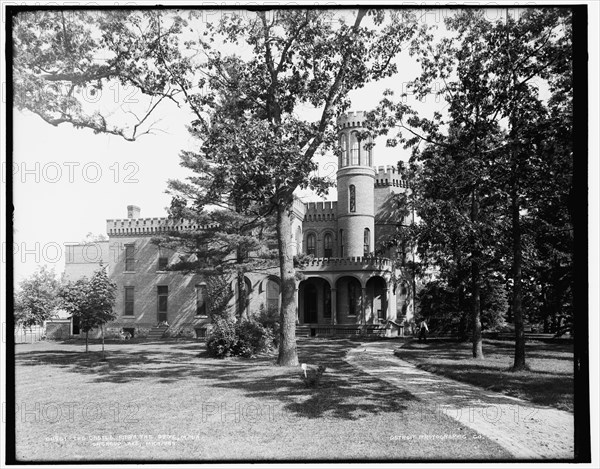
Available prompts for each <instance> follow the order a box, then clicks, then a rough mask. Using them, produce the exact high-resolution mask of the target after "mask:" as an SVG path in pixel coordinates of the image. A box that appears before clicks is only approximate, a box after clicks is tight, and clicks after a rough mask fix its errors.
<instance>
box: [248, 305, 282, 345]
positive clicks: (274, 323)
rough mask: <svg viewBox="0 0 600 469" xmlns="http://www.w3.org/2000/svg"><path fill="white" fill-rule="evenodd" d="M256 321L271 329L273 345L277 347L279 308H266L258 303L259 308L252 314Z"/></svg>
mask: <svg viewBox="0 0 600 469" xmlns="http://www.w3.org/2000/svg"><path fill="white" fill-rule="evenodd" d="M254 317H255V318H256V321H257V322H258V323H259V324H261V325H262V326H263V327H266V328H267V329H270V330H271V333H272V335H273V346H274V347H277V344H278V343H279V328H280V325H279V321H280V316H279V309H278V308H269V309H266V308H265V305H264V304H261V305H260V309H259V310H258V313H255V314H254Z"/></svg>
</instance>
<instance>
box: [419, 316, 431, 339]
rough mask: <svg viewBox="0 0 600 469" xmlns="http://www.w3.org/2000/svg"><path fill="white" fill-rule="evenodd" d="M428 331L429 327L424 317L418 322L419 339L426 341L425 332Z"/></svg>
mask: <svg viewBox="0 0 600 469" xmlns="http://www.w3.org/2000/svg"><path fill="white" fill-rule="evenodd" d="M428 332H429V328H428V327H427V323H426V322H425V319H423V320H422V321H421V323H420V324H419V340H424V341H425V342H427V333H428Z"/></svg>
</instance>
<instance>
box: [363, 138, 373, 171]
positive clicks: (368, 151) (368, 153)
mask: <svg viewBox="0 0 600 469" xmlns="http://www.w3.org/2000/svg"><path fill="white" fill-rule="evenodd" d="M372 143H373V139H372V138H370V137H369V139H368V140H367V142H366V143H365V145H366V146H367V148H364V147H363V149H364V150H365V152H364V155H365V156H364V159H365V160H366V161H364V162H363V164H365V165H367V166H369V167H370V166H373V148H372V147H371V145H372Z"/></svg>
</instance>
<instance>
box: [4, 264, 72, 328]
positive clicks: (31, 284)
mask: <svg viewBox="0 0 600 469" xmlns="http://www.w3.org/2000/svg"><path fill="white" fill-rule="evenodd" d="M60 286H61V283H60V280H59V279H57V277H56V274H55V273H54V270H51V269H48V268H47V267H46V266H41V267H39V268H38V269H37V270H36V271H35V272H34V273H33V274H32V275H31V276H30V277H29V278H26V279H25V280H22V281H21V283H20V284H19V289H18V291H17V292H16V294H15V310H14V317H15V323H16V324H18V325H20V326H22V327H23V328H31V327H33V326H41V325H43V324H44V321H47V320H48V319H50V318H51V317H53V316H55V315H56V313H57V309H58V307H59V302H58V292H59V289H60Z"/></svg>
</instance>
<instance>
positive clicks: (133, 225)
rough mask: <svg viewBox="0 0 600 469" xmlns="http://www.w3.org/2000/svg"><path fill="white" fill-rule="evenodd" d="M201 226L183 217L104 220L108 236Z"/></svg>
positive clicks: (199, 227) (134, 234)
mask: <svg viewBox="0 0 600 469" xmlns="http://www.w3.org/2000/svg"><path fill="white" fill-rule="evenodd" d="M201 228H202V227H201V226H200V225H198V224H196V223H195V222H194V221H192V220H186V219H184V218H178V219H171V218H167V217H160V218H119V219H110V220H106V233H107V234H108V235H109V236H153V235H157V234H166V233H168V232H169V231H191V230H198V229H201Z"/></svg>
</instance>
